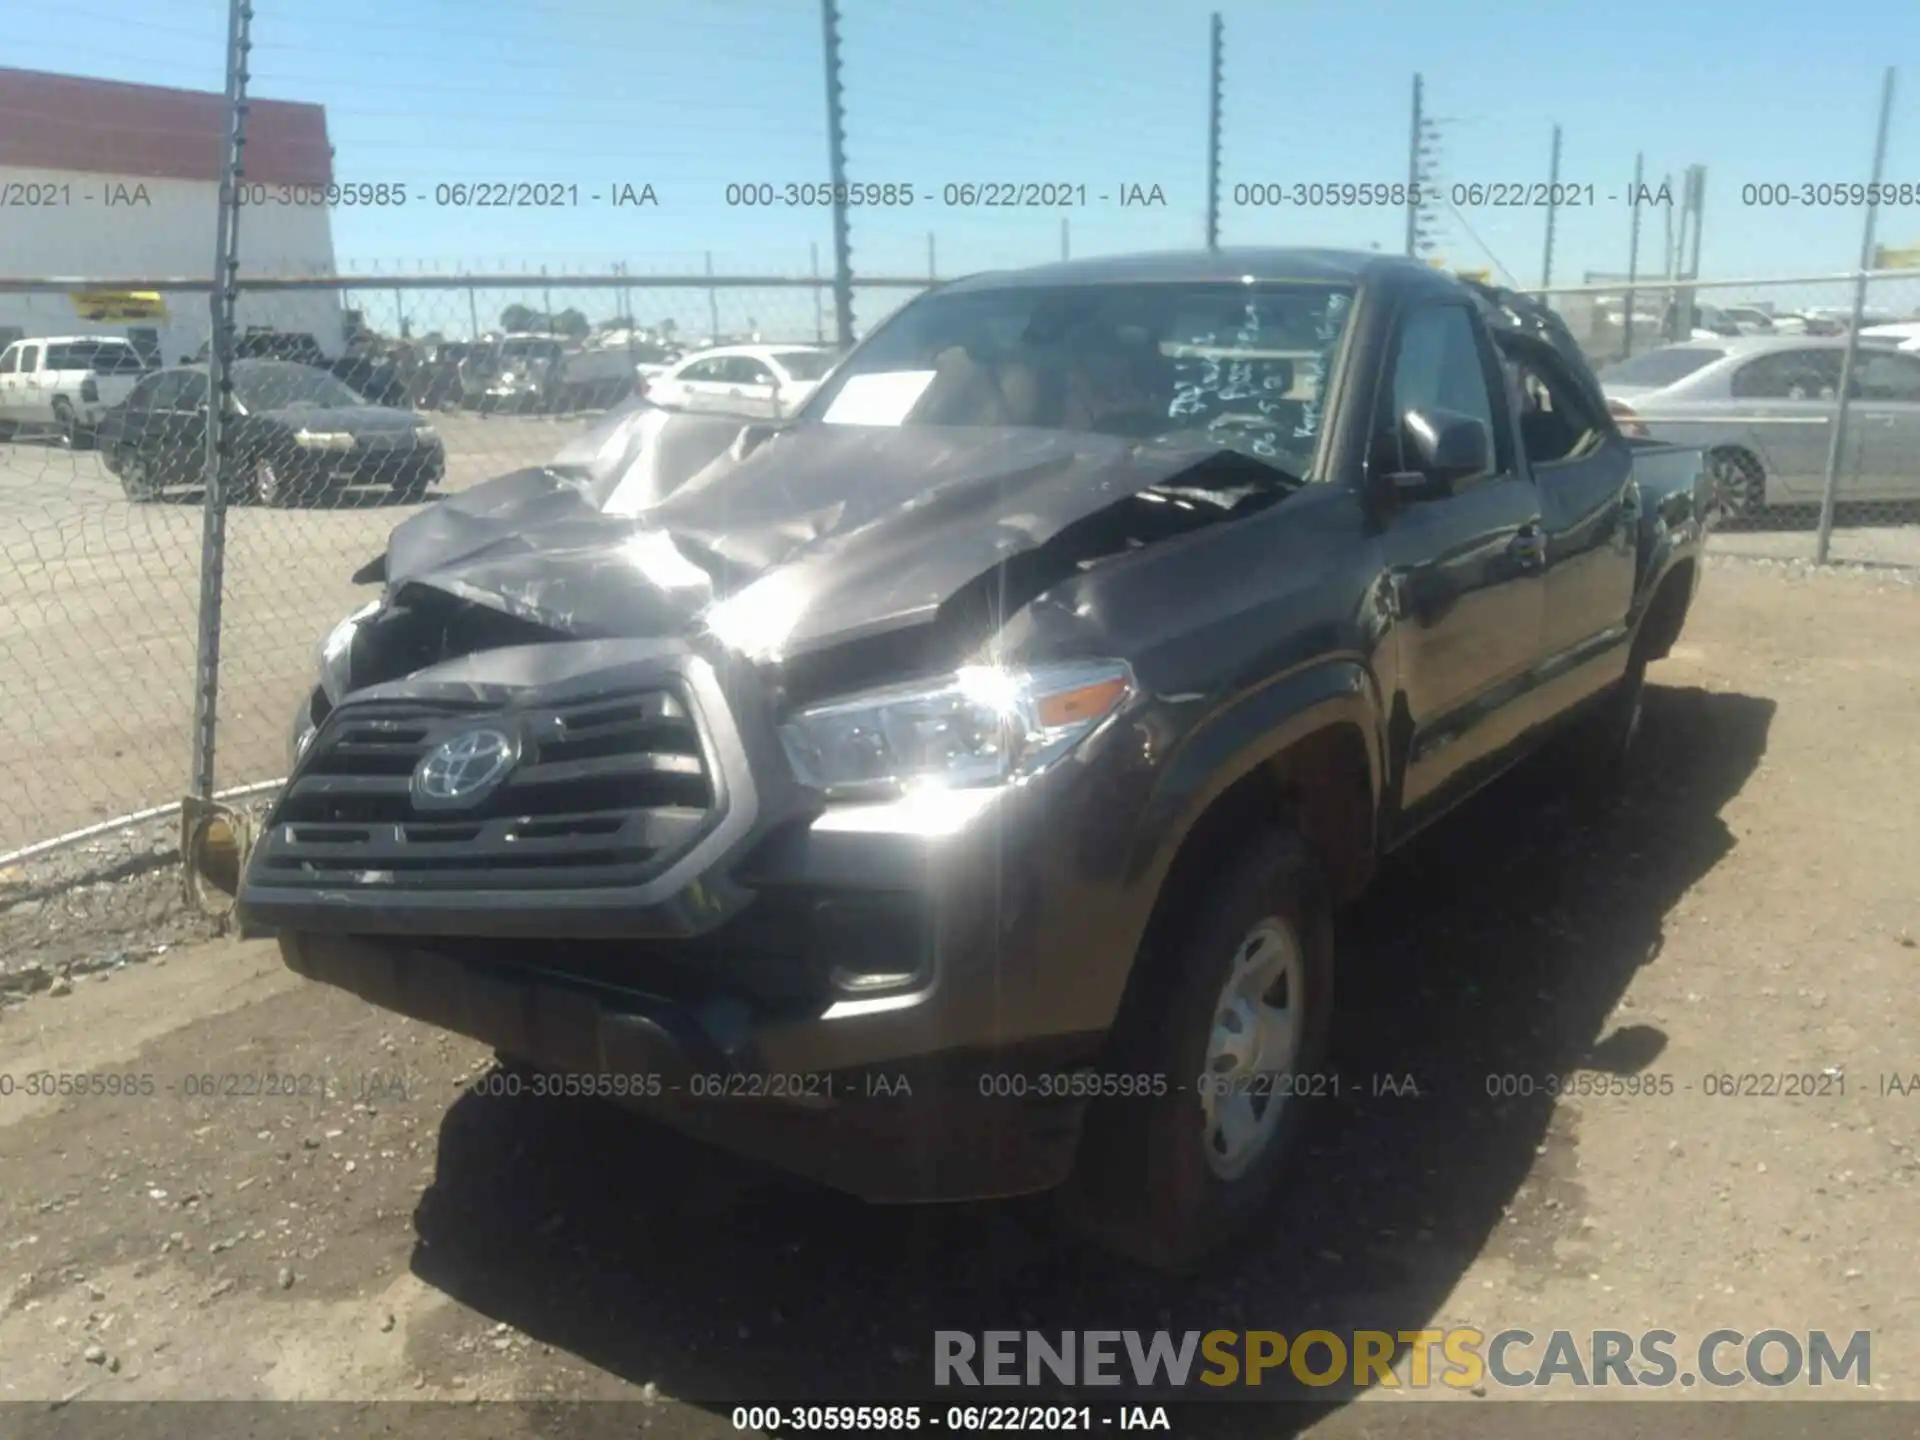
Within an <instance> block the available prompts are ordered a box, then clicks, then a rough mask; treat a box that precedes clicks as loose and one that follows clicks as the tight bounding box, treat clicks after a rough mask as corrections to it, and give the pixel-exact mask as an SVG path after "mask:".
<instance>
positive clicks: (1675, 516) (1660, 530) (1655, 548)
mask: <svg viewBox="0 0 1920 1440" xmlns="http://www.w3.org/2000/svg"><path fill="white" fill-rule="evenodd" d="M1627 443H1628V444H1629V445H1630V446H1632V448H1633V473H1634V479H1635V481H1636V483H1637V484H1638V485H1639V487H1640V496H1641V502H1642V503H1641V512H1640V536H1639V558H1638V566H1637V579H1636V582H1635V585H1634V600H1633V620H1634V623H1635V624H1638V623H1639V620H1640V618H1641V617H1642V616H1643V615H1644V614H1645V613H1646V608H1647V605H1648V604H1649V603H1650V602H1651V600H1652V598H1653V595H1654V592H1655V591H1656V590H1658V588H1659V586H1660V582H1661V581H1663V580H1664V579H1665V578H1666V577H1667V575H1668V574H1669V573H1670V572H1671V571H1672V570H1673V568H1674V566H1676V565H1678V564H1680V563H1681V562H1682V561H1686V560H1695V561H1697V560H1698V559H1699V557H1700V554H1701V552H1702V549H1703V548H1704V546H1705V544H1706V538H1707V534H1708V532H1709V531H1710V529H1711V527H1712V520H1713V490H1712V485H1711V482H1710V481H1709V479H1708V476H1707V470H1706V451H1705V449H1704V448H1702V447H1699V446H1692V445H1685V446H1683V445H1674V444H1670V443H1668V442H1666V441H1662V440H1659V439H1657V438H1656V439H1651V440H1633V439H1630V440H1629V441H1628V442H1627ZM1693 573H1694V584H1695V585H1696V586H1697V585H1698V583H1699V576H1700V567H1699V566H1698V564H1697V563H1696V565H1695V567H1694V572H1693Z"/></svg>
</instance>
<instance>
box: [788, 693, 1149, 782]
mask: <svg viewBox="0 0 1920 1440" xmlns="http://www.w3.org/2000/svg"><path fill="white" fill-rule="evenodd" d="M1133 693H1134V679H1133V671H1132V669H1131V668H1130V667H1129V666H1127V665H1126V664H1125V663H1124V662H1123V661H1118V660H1099V661H1088V662H1080V663H1074V664H1065V665H1049V666H1042V667H1040V668H1038V669H1035V670H1026V671H1010V670H1003V669H1000V668H998V667H994V666H978V667H970V668H968V669H964V670H961V671H959V672H958V673H957V674H955V675H953V676H951V677H949V678H947V679H945V680H942V681H934V682H930V683H925V684H917V685H901V686H894V687H891V688H889V689H885V690H873V691H869V692H867V693H865V694H862V695H850V696H847V697H845V698H844V699H839V700H831V701H828V702H826V703H824V704H820V705H814V706H810V707H808V708H807V709H805V710H802V711H800V712H799V713H797V714H795V715H794V716H793V717H792V718H791V719H790V720H788V721H787V722H786V723H785V724H784V725H782V726H781V727H780V738H781V741H782V743H783V744H784V745H785V747H786V751H787V755H788V758H789V759H791V760H792V762H793V765H794V768H795V770H797V771H798V772H799V774H800V777H801V779H802V780H804V781H805V782H806V783H807V784H809V785H811V786H813V787H815V788H816V789H820V790H824V791H825V792H826V793H827V794H828V795H829V796H832V797H834V798H836V799H852V798H879V797H885V796H892V795H899V794H902V793H905V792H906V791H908V790H911V789H918V788H923V787H932V788H962V787H973V786H984V785H1002V784H1006V783H1007V782H1009V781H1014V780H1023V779H1026V778H1027V777H1028V776H1031V775H1035V774H1038V773H1040V772H1041V771H1043V770H1045V769H1046V768H1047V767H1049V766H1050V765H1053V764H1054V763H1056V762H1057V761H1059V760H1061V759H1062V758H1064V757H1065V756H1066V755H1068V754H1070V753H1071V752H1072V751H1073V750H1074V748H1075V747H1076V746H1078V745H1079V744H1080V743H1081V742H1082V741H1083V740H1085V739H1086V738H1087V737H1088V736H1089V735H1091V734H1092V733H1093V732H1094V731H1095V730H1097V729H1099V728H1100V726H1101V725H1102V724H1103V723H1104V722H1105V721H1106V720H1107V718H1108V717H1109V716H1111V715H1112V714H1113V713H1114V712H1115V711H1117V710H1118V709H1119V708H1120V707H1121V706H1122V705H1123V704H1125V703H1126V701H1127V700H1128V699H1129V698H1130V697H1131V696H1132V695H1133Z"/></svg>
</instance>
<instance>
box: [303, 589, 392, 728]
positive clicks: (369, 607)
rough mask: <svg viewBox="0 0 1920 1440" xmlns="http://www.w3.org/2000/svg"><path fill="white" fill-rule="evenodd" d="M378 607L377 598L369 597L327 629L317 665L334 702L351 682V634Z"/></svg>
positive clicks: (318, 654)
mask: <svg viewBox="0 0 1920 1440" xmlns="http://www.w3.org/2000/svg"><path fill="white" fill-rule="evenodd" d="M379 608H380V602H379V601H378V600H369V601H368V602H367V603H366V604H364V605H362V606H361V607H360V608H359V609H358V610H356V611H354V612H353V613H352V614H351V615H349V616H347V618H346V619H344V620H342V621H341V622H340V623H339V624H338V625H336V626H334V627H333V629H332V630H330V631H329V632H328V633H327V638H326V639H324V640H322V641H321V642H320V649H319V651H318V653H317V655H316V657H315V658H316V660H317V663H318V664H319V667H320V688H321V689H322V690H323V691H325V692H326V696H327V699H329V700H331V701H332V702H333V703H334V704H335V705H338V704H339V703H340V698H341V697H342V696H343V695H345V694H346V693H347V690H348V687H349V686H351V685H352V683H353V675H352V664H353V637H354V634H355V633H356V632H357V631H358V630H359V628H360V625H361V622H362V621H364V620H366V619H367V617H368V616H370V615H372V614H374V613H375V612H376V611H378V610H379Z"/></svg>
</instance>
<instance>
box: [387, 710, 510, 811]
mask: <svg viewBox="0 0 1920 1440" xmlns="http://www.w3.org/2000/svg"><path fill="white" fill-rule="evenodd" d="M519 759H520V740H519V737H518V736H516V735H512V734H509V733H508V732H507V731H505V730H462V731H461V732H460V733H459V734H458V735H455V736H452V737H451V738H449V739H447V740H444V741H442V742H441V743H440V744H439V745H436V746H435V747H434V748H433V749H432V750H429V751H428V752H427V756H426V758H425V759H424V760H422V761H421V762H420V763H419V764H418V765H417V766H415V767H414V771H413V798H414V802H415V803H416V804H417V805H420V806H422V807H423V808H428V809H436V808H445V809H452V808H456V807H460V806H466V805H477V804H479V803H480V801H481V800H482V799H483V798H485V796H486V795H487V794H488V793H489V792H490V791H491V790H492V789H493V788H494V787H495V786H496V785H498V784H499V783H500V782H501V781H502V780H504V779H506V777H507V772H508V771H509V770H511V769H513V767H514V765H515V763H516V762H518V761H519Z"/></svg>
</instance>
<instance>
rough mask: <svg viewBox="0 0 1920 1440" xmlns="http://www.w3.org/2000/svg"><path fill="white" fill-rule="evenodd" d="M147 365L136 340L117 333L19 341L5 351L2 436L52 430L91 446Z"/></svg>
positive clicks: (0, 387)
mask: <svg viewBox="0 0 1920 1440" xmlns="http://www.w3.org/2000/svg"><path fill="white" fill-rule="evenodd" d="M147 369H148V366H147V363H146V361H145V360H144V359H143V358H142V357H141V355H140V352H139V351H138V350H137V349H135V348H134V345H133V342H132V341H130V340H122V339H120V338H119V337H118V336H114V335H52V336H47V337H45V338H43V339H34V340H17V341H15V342H14V343H13V344H11V345H9V346H8V347H7V348H6V349H5V350H4V351H0V439H7V438H9V437H11V436H12V435H14V434H15V433H16V432H18V431H20V430H26V429H45V428H50V429H53V430H57V431H58V432H59V433H60V435H61V436H62V437H63V438H65V440H66V442H67V443H68V444H69V445H72V446H74V447H75V448H80V447H84V446H87V445H90V444H92V443H93V435H94V431H95V429H96V428H97V427H98V426H99V424H100V419H101V417H102V416H103V415H105V414H106V413H107V411H108V410H110V409H111V408H112V407H114V406H115V405H118V404H119V403H120V402H121V401H122V400H124V399H126V398H127V396H128V395H130V394H132V393H133V387H134V386H135V385H138V384H139V383H140V381H141V378H142V377H143V376H145V375H146V373H147Z"/></svg>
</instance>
